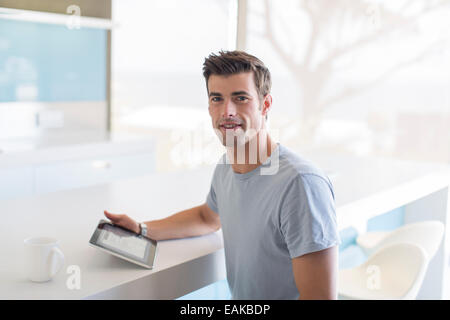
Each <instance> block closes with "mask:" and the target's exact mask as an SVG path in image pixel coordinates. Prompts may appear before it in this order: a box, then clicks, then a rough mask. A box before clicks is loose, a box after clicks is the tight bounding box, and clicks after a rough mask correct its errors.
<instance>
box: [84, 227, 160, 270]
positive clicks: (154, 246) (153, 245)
mask: <svg viewBox="0 0 450 320" xmlns="http://www.w3.org/2000/svg"><path fill="white" fill-rule="evenodd" d="M104 224H107V225H109V226H111V227H113V228H117V229H120V230H121V232H125V233H127V234H129V235H130V236H132V237H136V238H140V239H144V240H146V241H147V242H148V244H149V245H150V253H149V254H148V259H147V261H142V260H136V259H133V258H132V257H129V256H126V255H123V254H122V253H120V252H117V251H114V250H113V249H110V248H106V247H103V246H101V245H100V244H99V243H97V240H98V237H99V236H100V234H101V231H102V230H103V228H101V226H102V225H104ZM89 244H90V245H91V246H93V247H95V248H97V249H100V250H102V251H104V252H107V253H109V254H112V255H113V256H116V257H119V258H121V259H124V260H127V261H129V262H132V263H134V264H137V265H139V266H141V267H144V268H146V269H153V267H154V264H155V259H156V254H157V250H158V242H157V241H156V240H153V239H150V238H147V237H144V236H142V235H139V234H136V233H134V232H132V231H130V230H128V229H125V228H123V227H121V226H118V225H115V224H113V223H111V222H109V221H107V220H104V219H102V220H100V222H99V223H98V224H97V227H96V229H95V231H94V233H93V234H92V236H91V239H90V240H89Z"/></svg>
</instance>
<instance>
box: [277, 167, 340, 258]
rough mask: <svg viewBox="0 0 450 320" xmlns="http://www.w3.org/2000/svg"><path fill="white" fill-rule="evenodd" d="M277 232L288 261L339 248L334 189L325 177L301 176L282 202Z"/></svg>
mask: <svg viewBox="0 0 450 320" xmlns="http://www.w3.org/2000/svg"><path fill="white" fill-rule="evenodd" d="M280 209H281V212H280V228H281V233H282V234H283V237H284V239H285V242H286V245H287V248H288V250H289V255H290V257H291V258H295V257H299V256H302V255H304V254H307V253H310V252H315V251H320V250H323V249H326V248H329V247H333V246H336V245H339V244H340V243H341V239H340V237H339V232H338V228H337V222H336V210H335V204H334V192H333V186H332V185H331V183H329V182H328V181H327V180H326V179H325V178H324V177H321V176H319V175H315V174H302V175H298V176H297V177H296V178H294V179H293V180H292V181H291V183H290V184H289V186H288V189H287V190H286V193H285V194H284V197H283V199H282V202H281V207H280Z"/></svg>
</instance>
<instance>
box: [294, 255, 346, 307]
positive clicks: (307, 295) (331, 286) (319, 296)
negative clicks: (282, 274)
mask: <svg viewBox="0 0 450 320" xmlns="http://www.w3.org/2000/svg"><path fill="white" fill-rule="evenodd" d="M337 262H338V246H334V247H330V248H327V249H324V250H321V251H316V252H311V253H307V254H305V255H302V256H300V257H297V258H294V259H292V270H293V272H294V279H295V284H296V285H297V289H298V291H299V292H300V298H299V300H334V299H337V276H338V263H337Z"/></svg>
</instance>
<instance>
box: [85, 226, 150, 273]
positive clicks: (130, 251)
mask: <svg viewBox="0 0 450 320" xmlns="http://www.w3.org/2000/svg"><path fill="white" fill-rule="evenodd" d="M89 243H90V244H91V245H92V246H94V247H96V248H98V249H100V250H102V251H105V252H108V253H110V254H112V255H114V256H116V257H119V258H122V259H124V260H127V261H129V262H132V263H135V264H137V265H139V266H141V267H144V268H147V269H152V268H153V264H154V262H155V258H156V248H157V242H156V241H155V240H152V239H149V238H147V237H144V236H142V235H138V234H136V233H134V232H132V231H130V230H127V229H125V228H122V227H120V226H117V225H115V224H112V223H111V222H109V221H106V220H103V219H102V220H100V222H99V224H98V226H97V228H96V229H95V231H94V234H93V235H92V237H91V239H90V240H89Z"/></svg>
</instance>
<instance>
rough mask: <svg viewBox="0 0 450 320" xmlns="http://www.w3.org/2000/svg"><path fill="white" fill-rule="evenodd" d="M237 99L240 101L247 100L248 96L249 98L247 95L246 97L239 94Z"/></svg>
mask: <svg viewBox="0 0 450 320" xmlns="http://www.w3.org/2000/svg"><path fill="white" fill-rule="evenodd" d="M237 100H238V101H247V100H248V98H247V97H244V96H238V97H237Z"/></svg>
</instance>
